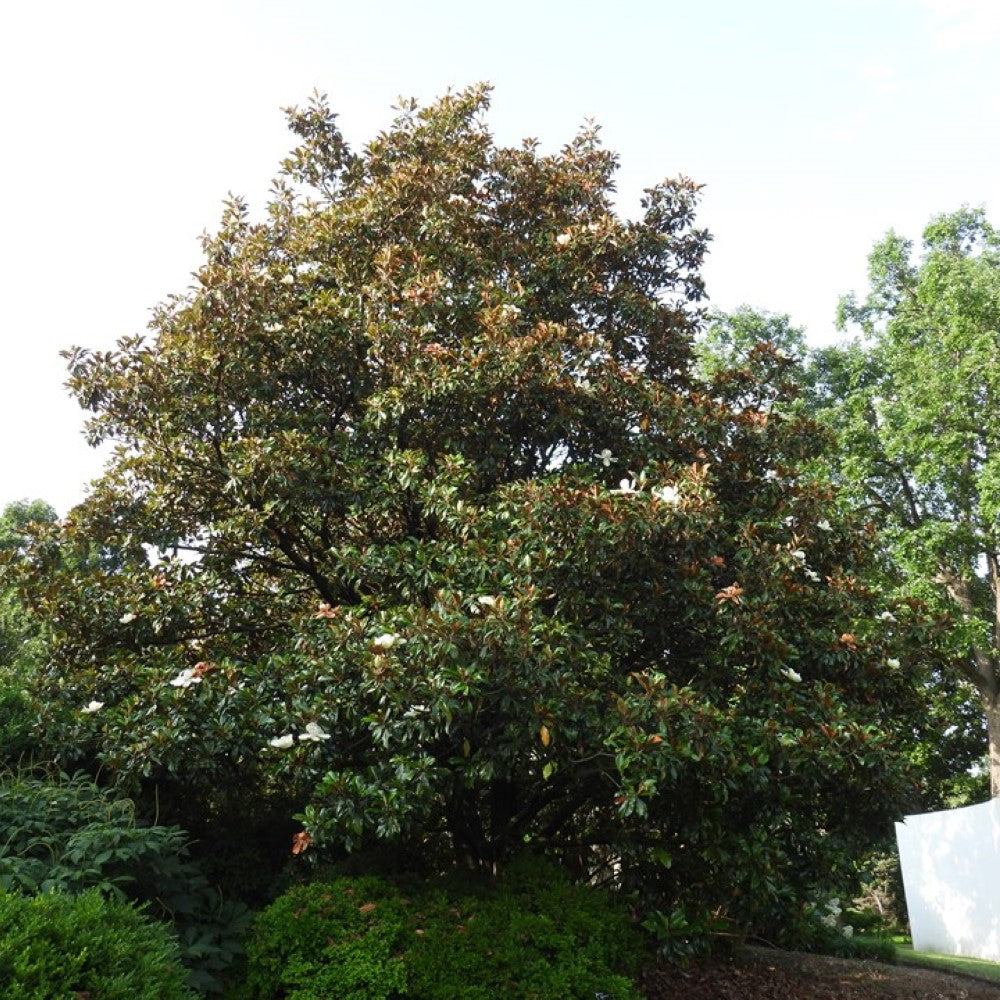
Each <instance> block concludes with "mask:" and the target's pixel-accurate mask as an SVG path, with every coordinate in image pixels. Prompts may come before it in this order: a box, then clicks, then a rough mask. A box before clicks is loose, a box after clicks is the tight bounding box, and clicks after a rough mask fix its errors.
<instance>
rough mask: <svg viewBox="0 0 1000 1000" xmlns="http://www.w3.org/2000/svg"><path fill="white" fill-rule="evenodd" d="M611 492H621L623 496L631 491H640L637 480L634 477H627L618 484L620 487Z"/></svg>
mask: <svg viewBox="0 0 1000 1000" xmlns="http://www.w3.org/2000/svg"><path fill="white" fill-rule="evenodd" d="M611 492H612V493H621V494H622V495H623V496H627V495H628V494H630V493H638V492H639V491H638V489H637V488H636V483H635V480H634V479H628V478H626V479H623V480H622V481H621V482H620V483H619V484H618V489H616V490H612V491H611Z"/></svg>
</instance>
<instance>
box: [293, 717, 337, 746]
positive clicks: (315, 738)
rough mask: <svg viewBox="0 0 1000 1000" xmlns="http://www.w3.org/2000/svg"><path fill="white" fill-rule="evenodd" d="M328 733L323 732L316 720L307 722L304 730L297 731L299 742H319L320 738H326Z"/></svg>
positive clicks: (328, 736)
mask: <svg viewBox="0 0 1000 1000" xmlns="http://www.w3.org/2000/svg"><path fill="white" fill-rule="evenodd" d="M329 738H330V734H329V733H328V732H325V731H324V730H323V728H322V726H320V724H319V723H318V722H307V723H306V731H305V732H304V733H299V742H300V743H310V742H312V743H319V742H320V741H321V740H328V739H329Z"/></svg>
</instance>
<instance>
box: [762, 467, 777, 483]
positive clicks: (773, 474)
mask: <svg viewBox="0 0 1000 1000" xmlns="http://www.w3.org/2000/svg"><path fill="white" fill-rule="evenodd" d="M777 481H778V470H777V469H768V470H767V472H765V473H764V482H765V483H776V482H777Z"/></svg>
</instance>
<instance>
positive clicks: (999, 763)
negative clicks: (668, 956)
mask: <svg viewBox="0 0 1000 1000" xmlns="http://www.w3.org/2000/svg"><path fill="white" fill-rule="evenodd" d="M983 712H984V713H985V715H986V733H987V738H988V740H989V748H990V795H991V796H992V797H993V798H995V799H996V798H1000V696H997V695H994V696H993V697H990V696H989V695H987V694H984V695H983Z"/></svg>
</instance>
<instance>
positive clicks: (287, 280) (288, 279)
mask: <svg viewBox="0 0 1000 1000" xmlns="http://www.w3.org/2000/svg"><path fill="white" fill-rule="evenodd" d="M281 283H282V284H283V285H294V284H295V275H294V274H286V275H285V276H284V277H283V278H282V279H281Z"/></svg>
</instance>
